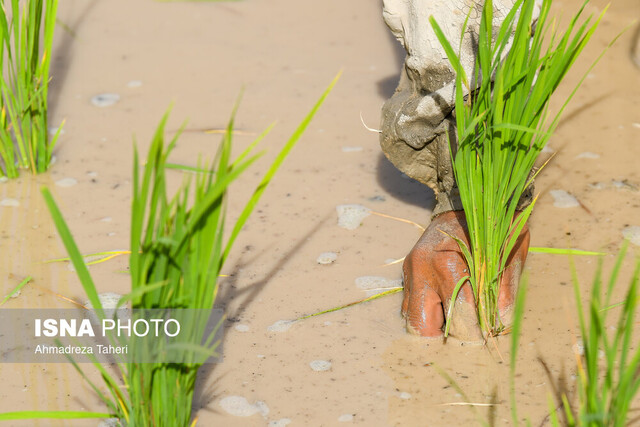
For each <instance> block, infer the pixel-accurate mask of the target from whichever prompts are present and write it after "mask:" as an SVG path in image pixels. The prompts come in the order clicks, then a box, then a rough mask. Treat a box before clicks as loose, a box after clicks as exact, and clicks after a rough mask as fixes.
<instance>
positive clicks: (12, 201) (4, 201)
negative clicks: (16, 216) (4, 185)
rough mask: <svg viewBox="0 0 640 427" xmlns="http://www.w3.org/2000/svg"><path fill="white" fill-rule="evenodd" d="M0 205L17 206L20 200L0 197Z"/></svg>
mask: <svg viewBox="0 0 640 427" xmlns="http://www.w3.org/2000/svg"><path fill="white" fill-rule="evenodd" d="M0 206H7V207H12V208H17V207H18V206H20V202H19V201H17V200H16V199H2V200H0Z"/></svg>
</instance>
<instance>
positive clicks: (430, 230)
mask: <svg viewBox="0 0 640 427" xmlns="http://www.w3.org/2000/svg"><path fill="white" fill-rule="evenodd" d="M443 232H444V233H443ZM445 233H446V234H445ZM467 233H468V231H467V223H466V220H465V216H464V212H463V211H449V212H445V213H443V214H441V215H438V216H437V217H435V218H434V219H433V220H432V221H431V224H429V226H428V227H427V229H426V230H425V232H424V233H423V235H422V237H420V240H418V242H417V243H416V244H415V246H414V247H413V249H412V250H411V252H410V253H409V255H407V257H406V258H405V261H404V265H403V268H402V269H403V282H404V299H403V301H402V314H403V315H404V317H405V318H406V321H407V330H408V331H409V332H410V333H413V334H416V335H421V336H424V337H439V336H441V335H443V326H444V324H445V322H446V319H445V313H446V311H447V310H448V309H449V304H450V301H451V296H452V294H453V291H454V288H455V286H456V284H457V283H458V282H459V281H460V279H462V278H463V277H464V276H467V275H468V274H469V270H468V267H467V264H466V262H465V260H464V256H463V255H462V253H461V252H460V248H459V247H458V244H457V243H456V241H455V240H454V239H452V238H451V237H450V236H454V237H456V238H458V239H460V240H462V241H463V242H465V243H466V244H467V245H469V237H468V235H467ZM447 234H448V235H447ZM529 238H530V237H529V229H528V227H527V226H526V225H525V227H524V229H523V230H522V233H521V234H520V237H519V238H518V241H517V242H516V245H515V246H514V248H513V251H512V252H511V254H510V256H509V258H508V260H507V267H506V269H505V272H504V274H503V276H502V281H501V283H500V291H499V292H500V293H499V296H498V309H499V312H500V318H501V321H502V323H503V324H504V325H505V326H508V325H510V324H511V321H512V319H511V314H512V308H513V303H514V300H515V294H516V291H517V287H518V282H519V280H520V275H521V273H522V268H523V266H524V262H525V260H526V258H527V253H528V250H529ZM449 334H450V335H451V336H454V337H456V338H458V339H460V340H462V341H481V340H483V339H484V338H483V334H482V331H481V330H480V325H479V323H478V315H477V311H476V307H475V302H474V297H473V292H472V289H471V285H470V284H469V282H466V283H465V284H464V285H463V286H462V287H461V288H460V291H459V292H458V296H457V299H456V303H455V304H454V309H453V313H452V319H451V326H450V330H449Z"/></svg>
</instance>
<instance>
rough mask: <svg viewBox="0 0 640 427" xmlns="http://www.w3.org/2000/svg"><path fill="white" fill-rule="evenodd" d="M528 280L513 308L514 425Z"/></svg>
mask: <svg viewBox="0 0 640 427" xmlns="http://www.w3.org/2000/svg"><path fill="white" fill-rule="evenodd" d="M527 285H528V282H527V280H526V278H525V279H524V280H521V281H520V285H519V287H518V292H517V294H516V301H515V306H514V309H513V326H512V328H511V360H510V365H509V366H510V381H511V419H512V420H513V423H514V425H518V424H519V420H518V409H517V402H516V387H515V374H516V362H517V359H516V356H517V354H518V345H519V343H520V332H521V330H522V322H523V320H524V307H525V301H526V295H527Z"/></svg>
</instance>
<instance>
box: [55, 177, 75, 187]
mask: <svg viewBox="0 0 640 427" xmlns="http://www.w3.org/2000/svg"><path fill="white" fill-rule="evenodd" d="M77 183H78V181H76V180H75V179H74V178H62V179H59V180H57V181H56V185H57V186H58V187H63V188H68V187H73V186H74V185H76V184H77Z"/></svg>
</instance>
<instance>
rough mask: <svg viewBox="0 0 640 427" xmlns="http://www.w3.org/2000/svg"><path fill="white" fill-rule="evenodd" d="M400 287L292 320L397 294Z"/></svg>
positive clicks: (307, 317) (331, 311) (400, 290)
mask: <svg viewBox="0 0 640 427" xmlns="http://www.w3.org/2000/svg"><path fill="white" fill-rule="evenodd" d="M402 289H403V288H402V287H397V288H392V289H388V290H386V291H383V292H380V293H377V294H374V295H371V296H370V297H367V298H364V299H361V300H359V301H354V302H350V303H348V304H344V305H340V306H338V307H334V308H330V309H328V310H322V311H319V312H317V313H313V314H307V315H305V316H301V317H298V318H297V319H295V320H294V322H297V321H299V320H304V319H309V318H311V317H316V316H320V315H321V314H326V313H333V312H334V311H339V310H342V309H345V308H347V307H352V306H354V305H358V304H363V303H365V302H369V301H373V300H376V299H378V298H382V297H386V296H388V295H393V294H397V293H398V292H402Z"/></svg>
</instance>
